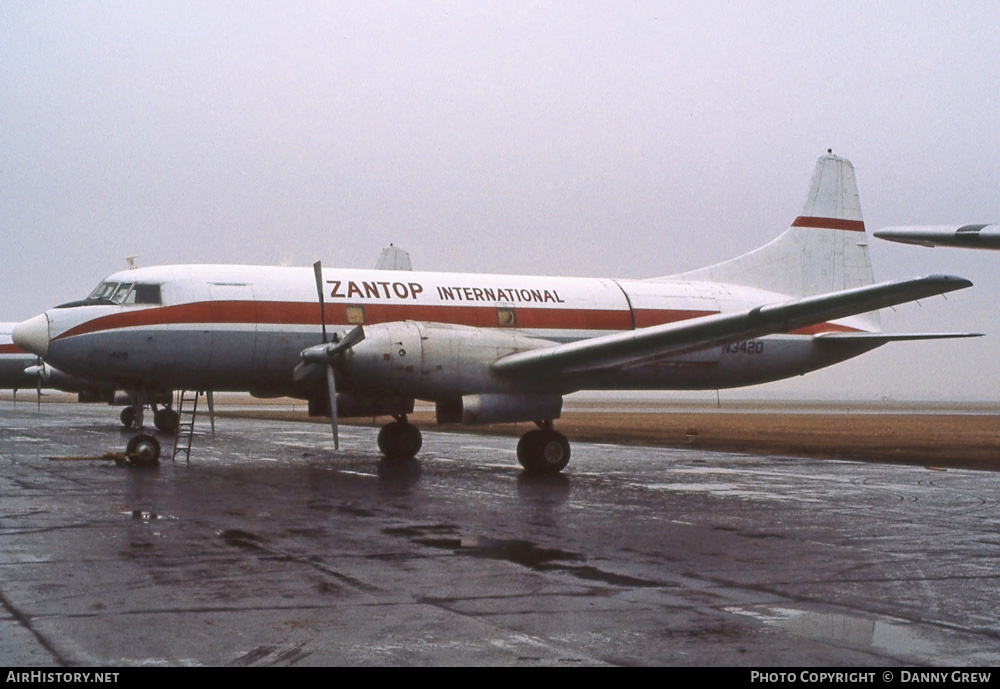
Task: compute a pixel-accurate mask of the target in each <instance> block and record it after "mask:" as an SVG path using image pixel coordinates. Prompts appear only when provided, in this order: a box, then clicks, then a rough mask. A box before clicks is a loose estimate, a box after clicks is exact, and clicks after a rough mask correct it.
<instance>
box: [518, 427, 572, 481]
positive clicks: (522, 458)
mask: <svg viewBox="0 0 1000 689" xmlns="http://www.w3.org/2000/svg"><path fill="white" fill-rule="evenodd" d="M569 455H570V450H569V441H568V440H566V436H564V435H563V434H562V433H559V432H558V431H552V430H546V431H540V430H539V431H528V432H527V433H525V434H524V435H523V436H521V440H520V441H519V442H518V443H517V461H518V462H520V463H521V466H522V467H524V469H525V471H530V472H533V473H539V474H558V473H559V472H560V471H562V470H563V469H565V468H566V465H567V464H569Z"/></svg>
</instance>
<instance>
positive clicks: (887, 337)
mask: <svg viewBox="0 0 1000 689" xmlns="http://www.w3.org/2000/svg"><path fill="white" fill-rule="evenodd" d="M982 336H983V333H898V334H889V333H840V332H837V333H820V334H819V335H816V336H815V337H814V339H815V340H816V341H817V342H822V343H837V342H867V343H870V344H876V343H877V344H879V345H883V344H886V343H888V342H913V341H916V340H953V339H957V338H963V337H982Z"/></svg>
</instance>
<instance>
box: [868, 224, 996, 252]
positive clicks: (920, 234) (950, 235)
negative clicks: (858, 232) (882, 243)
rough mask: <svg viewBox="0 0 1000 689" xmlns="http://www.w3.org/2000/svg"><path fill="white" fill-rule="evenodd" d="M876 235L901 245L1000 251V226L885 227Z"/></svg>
mask: <svg viewBox="0 0 1000 689" xmlns="http://www.w3.org/2000/svg"><path fill="white" fill-rule="evenodd" d="M874 234H875V236H876V237H878V238H879V239H887V240H889V241H890V242H900V243H901V244H917V245H919V246H955V247H965V248H968V249H1000V225H905V226H899V227H883V228H882V229H881V230H877V231H876V232H875V233H874Z"/></svg>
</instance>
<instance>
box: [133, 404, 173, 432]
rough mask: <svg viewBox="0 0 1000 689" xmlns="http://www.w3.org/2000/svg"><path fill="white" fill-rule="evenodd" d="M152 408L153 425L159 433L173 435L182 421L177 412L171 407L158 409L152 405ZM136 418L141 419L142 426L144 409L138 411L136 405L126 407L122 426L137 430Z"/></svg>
mask: <svg viewBox="0 0 1000 689" xmlns="http://www.w3.org/2000/svg"><path fill="white" fill-rule="evenodd" d="M152 407H153V425H154V426H156V429H157V430H158V431H162V432H164V433H173V432H174V431H176V430H177V424H178V422H179V421H180V416H178V414H177V412H175V411H174V410H173V409H171V408H170V407H160V408H159V409H157V408H156V405H152ZM136 418H139V419H140V424H141V418H142V409H141V408H140V409H139V410H138V411H137V410H136V405H132V406H130V407H125V408H124V409H122V413H121V415H120V416H119V419H120V420H121V422H122V426H124V427H125V428H137V427H138V426H137V424H136Z"/></svg>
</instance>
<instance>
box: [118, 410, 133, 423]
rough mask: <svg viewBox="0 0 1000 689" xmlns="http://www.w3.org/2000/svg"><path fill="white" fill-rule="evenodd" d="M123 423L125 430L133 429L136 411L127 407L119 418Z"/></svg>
mask: <svg viewBox="0 0 1000 689" xmlns="http://www.w3.org/2000/svg"><path fill="white" fill-rule="evenodd" d="M118 418H119V419H120V420H121V422H122V426H124V427H125V428H132V422H133V421H135V409H133V408H132V407H125V408H124V409H122V413H121V414H120V415H119V416H118Z"/></svg>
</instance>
